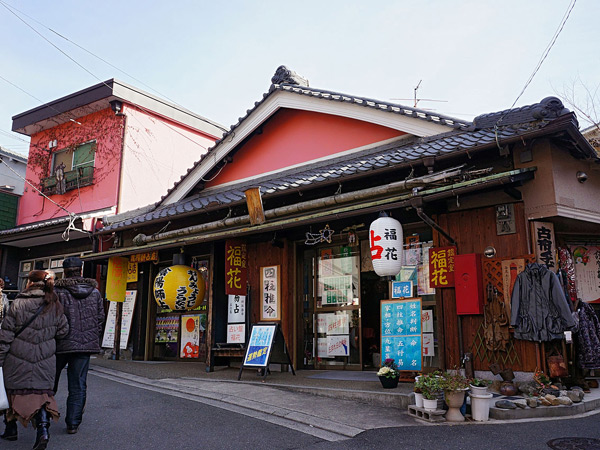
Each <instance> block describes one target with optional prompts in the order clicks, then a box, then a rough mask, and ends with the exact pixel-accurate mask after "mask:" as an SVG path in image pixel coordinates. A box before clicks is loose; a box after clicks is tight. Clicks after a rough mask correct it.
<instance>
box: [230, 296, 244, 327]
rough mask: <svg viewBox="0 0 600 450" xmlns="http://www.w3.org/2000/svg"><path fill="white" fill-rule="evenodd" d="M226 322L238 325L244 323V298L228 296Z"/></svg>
mask: <svg viewBox="0 0 600 450" xmlns="http://www.w3.org/2000/svg"><path fill="white" fill-rule="evenodd" d="M227 311H228V312H227V322H228V323H240V322H245V321H246V296H245V295H230V296H228V299H227Z"/></svg>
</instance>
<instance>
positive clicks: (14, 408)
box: [0, 270, 69, 450]
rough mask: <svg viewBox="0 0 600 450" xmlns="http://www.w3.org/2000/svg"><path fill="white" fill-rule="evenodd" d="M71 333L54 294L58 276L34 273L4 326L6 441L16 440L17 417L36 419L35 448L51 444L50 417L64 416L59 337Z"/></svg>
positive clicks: (1, 358) (0, 352)
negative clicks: (59, 396)
mask: <svg viewBox="0 0 600 450" xmlns="http://www.w3.org/2000/svg"><path fill="white" fill-rule="evenodd" d="M68 331H69V325H68V323H67V318H66V317H65V315H64V314H63V307H62V305H61V304H60V303H59V302H58V298H57V296H56V293H55V292H54V274H53V273H50V272H47V271H45V270H33V271H31V272H30V273H29V275H28V276H27V286H26V287H25V290H24V291H23V292H21V293H20V294H19V295H18V296H17V298H16V299H15V300H14V302H13V304H12V305H11V307H10V309H9V310H8V312H7V314H6V316H5V318H4V320H3V321H2V327H1V329H0V367H2V370H3V372H4V387H5V389H6V393H7V395H8V403H9V409H8V410H7V412H6V418H5V421H6V429H5V431H4V433H3V434H2V436H0V437H1V438H2V439H5V440H8V441H16V440H17V438H18V429H17V420H18V421H19V422H21V424H22V425H23V426H25V427H26V426H27V425H28V424H29V422H30V421H32V420H34V424H35V427H36V428H37V437H36V440H35V444H34V446H33V448H34V450H41V449H45V448H46V446H47V445H48V440H49V439H50V435H49V430H48V429H49V428H50V419H54V421H57V420H58V418H59V413H58V407H57V405H56V400H55V399H54V376H55V368H56V360H55V352H56V339H60V338H61V337H64V336H66V335H67V332H68Z"/></svg>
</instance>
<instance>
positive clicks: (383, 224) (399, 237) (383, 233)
mask: <svg viewBox="0 0 600 450" xmlns="http://www.w3.org/2000/svg"><path fill="white" fill-rule="evenodd" d="M403 242H404V234H403V233H402V225H400V222H398V221H397V220H396V219H392V218H391V217H387V216H383V217H379V218H378V219H377V220H375V221H374V222H373V223H372V224H371V227H370V228H369V246H370V248H371V260H372V261H373V269H374V270H375V273H376V274H377V275H379V276H380V277H385V276H395V275H398V273H400V269H401V268H402V262H403V259H404V258H403V256H404V252H403V245H402V244H403Z"/></svg>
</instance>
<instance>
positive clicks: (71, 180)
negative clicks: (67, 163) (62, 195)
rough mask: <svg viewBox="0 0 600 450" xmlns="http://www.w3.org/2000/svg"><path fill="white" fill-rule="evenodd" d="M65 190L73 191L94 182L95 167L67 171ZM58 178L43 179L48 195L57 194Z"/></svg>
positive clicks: (45, 192) (44, 190)
mask: <svg viewBox="0 0 600 450" xmlns="http://www.w3.org/2000/svg"><path fill="white" fill-rule="evenodd" d="M64 181H65V192H66V191H72V190H73V189H77V188H80V187H83V186H89V185H91V184H93V183H94V167H93V166H85V167H78V168H77V169H75V170H70V171H68V172H65V180H64ZM57 188H58V180H57V179H56V176H51V177H48V178H44V179H42V192H43V193H44V194H46V195H54V194H57V193H58V192H59V191H58V189H57Z"/></svg>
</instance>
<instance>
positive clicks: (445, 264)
mask: <svg viewBox="0 0 600 450" xmlns="http://www.w3.org/2000/svg"><path fill="white" fill-rule="evenodd" d="M455 256H456V247H431V248H430V249H429V286H430V287H432V288H444V287H452V286H454V257H455Z"/></svg>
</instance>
